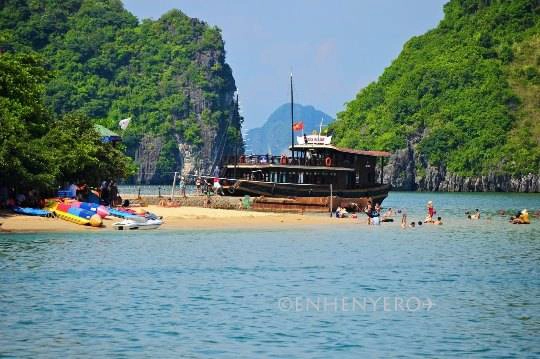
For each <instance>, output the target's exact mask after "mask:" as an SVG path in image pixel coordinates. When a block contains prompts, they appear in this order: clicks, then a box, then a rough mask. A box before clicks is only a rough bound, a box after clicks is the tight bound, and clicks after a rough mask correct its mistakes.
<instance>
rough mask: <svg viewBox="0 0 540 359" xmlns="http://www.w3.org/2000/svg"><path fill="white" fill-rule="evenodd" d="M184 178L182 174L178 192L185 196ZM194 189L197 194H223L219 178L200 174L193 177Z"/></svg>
mask: <svg viewBox="0 0 540 359" xmlns="http://www.w3.org/2000/svg"><path fill="white" fill-rule="evenodd" d="M186 183H187V182H186V178H185V177H184V176H182V177H181V178H180V193H181V195H182V196H183V197H186ZM195 191H196V194H197V195H199V196H200V195H207V196H209V195H211V194H212V193H214V194H219V195H221V196H223V195H225V193H223V187H222V186H221V182H220V180H219V178H217V177H215V178H202V177H201V176H197V178H195Z"/></svg>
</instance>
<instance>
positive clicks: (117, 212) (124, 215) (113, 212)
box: [107, 207, 140, 219]
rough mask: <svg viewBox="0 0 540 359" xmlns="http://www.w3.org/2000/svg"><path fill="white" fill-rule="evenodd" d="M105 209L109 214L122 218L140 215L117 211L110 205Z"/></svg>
mask: <svg viewBox="0 0 540 359" xmlns="http://www.w3.org/2000/svg"><path fill="white" fill-rule="evenodd" d="M107 211H109V214H110V215H111V216H114V217H118V218H123V219H129V218H133V217H140V216H137V215H135V214H131V213H126V212H122V211H119V210H117V209H115V208H112V207H111V208H107Z"/></svg>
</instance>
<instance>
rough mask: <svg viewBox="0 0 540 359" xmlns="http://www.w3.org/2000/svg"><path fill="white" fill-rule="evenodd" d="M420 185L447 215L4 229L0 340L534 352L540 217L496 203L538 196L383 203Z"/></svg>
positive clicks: (92, 347) (251, 350) (204, 352)
mask: <svg viewBox="0 0 540 359" xmlns="http://www.w3.org/2000/svg"><path fill="white" fill-rule="evenodd" d="M429 199H432V200H433V201H434V203H435V207H436V209H437V212H438V214H439V215H441V216H442V217H443V220H444V221H445V224H444V225H443V226H440V227H435V226H427V225H424V226H422V227H420V228H416V229H406V230H402V229H400V228H399V225H398V223H394V224H392V223H390V224H384V225H381V226H377V227H369V228H368V227H367V226H360V225H351V222H353V220H338V219H336V225H335V226H333V227H332V228H328V227H317V228H313V229H312V230H311V231H304V230H294V229H292V230H275V231H272V230H265V231H262V230H261V231H230V230H226V229H224V230H223V231H202V232H201V231H198V232H191V231H174V232H173V231H164V230H158V231H148V232H136V233H135V232H129V233H124V232H119V233H105V232H103V233H96V232H92V233H82V234H79V233H77V234H67V233H66V234H57V233H54V234H3V235H0V356H6V357H10V356H13V357H68V356H70V357H103V356H109V357H128V356H129V357H156V358H165V357H191V358H208V357H221V358H263V357H276V358H284V357H288V358H292V357H310V358H311V357H317V358H330V357H339V358H343V357H349V358H361V357H381V358H386V357H396V356H403V357H418V356H428V357H485V358H493V357H535V356H537V357H538V356H540V219H535V218H532V220H533V224H531V225H528V226H527V225H510V224H508V223H507V220H506V217H500V216H498V215H496V211H497V210H499V209H514V210H517V209H522V208H528V209H529V210H531V209H540V196H539V195H509V194H430V193H428V194H423V193H391V195H390V197H389V198H388V199H387V200H386V201H385V205H386V206H387V207H388V206H391V207H394V208H400V209H406V210H407V213H408V214H409V219H410V220H412V219H416V220H419V219H421V218H423V212H424V207H425V203H426V201H427V200H429ZM475 208H479V209H480V210H482V211H483V218H482V219H481V220H480V221H474V222H471V221H468V220H467V219H465V218H464V215H463V213H464V212H465V211H466V210H474V209H475ZM362 220H363V219H362ZM398 222H399V220H398Z"/></svg>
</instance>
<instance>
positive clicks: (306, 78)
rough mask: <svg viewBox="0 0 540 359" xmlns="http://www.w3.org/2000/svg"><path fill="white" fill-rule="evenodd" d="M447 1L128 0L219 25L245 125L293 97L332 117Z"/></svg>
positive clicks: (134, 7) (140, 8)
mask: <svg viewBox="0 0 540 359" xmlns="http://www.w3.org/2000/svg"><path fill="white" fill-rule="evenodd" d="M446 1H447V0H333V1H332V0H229V1H225V0H152V1H148V0H124V5H125V7H126V8H127V9H128V10H129V11H131V12H132V13H134V14H135V15H136V16H137V17H138V18H139V19H143V18H153V19H157V18H159V17H160V16H161V15H162V14H163V13H165V12H166V11H168V10H170V9H172V8H177V9H180V10H182V11H183V12H184V13H186V14H187V15H188V16H191V17H197V18H199V19H202V20H204V21H206V22H207V23H209V24H210V25H215V26H217V27H219V28H220V29H221V30H222V34H223V38H224V40H225V49H226V51H227V55H226V60H227V63H229V65H230V66H231V67H232V70H233V75H234V78H235V80H236V86H237V87H238V90H239V93H240V104H241V109H242V115H243V116H244V118H245V123H244V127H245V128H246V129H250V128H254V127H259V126H260V125H262V123H263V122H264V121H265V120H266V118H267V117H268V116H269V115H270V113H271V112H272V111H273V110H274V109H276V108H277V107H278V106H280V105H281V104H283V103H285V102H288V101H289V73H290V71H291V69H292V72H293V74H294V98H295V102H298V103H301V104H309V105H313V106H315V107H316V108H318V109H320V110H322V111H324V112H326V113H328V114H329V115H331V116H335V115H336V113H337V112H339V111H342V110H343V109H344V104H345V102H347V101H350V100H351V99H353V98H354V96H355V95H356V93H357V92H358V91H359V90H360V89H361V88H362V87H365V86H366V85H367V84H369V83H370V82H372V81H374V80H376V79H377V77H379V75H380V74H381V73H382V71H383V70H384V68H385V67H387V66H388V65H390V63H391V61H392V60H393V59H394V58H395V57H396V56H397V55H398V54H399V52H400V50H401V48H402V47H403V44H404V43H405V42H406V41H407V40H408V39H409V38H410V37H412V36H414V35H420V34H422V33H424V32H426V31H427V30H429V29H432V28H434V27H435V26H436V25H437V24H438V23H439V21H440V20H441V19H442V16H443V4H444V3H446Z"/></svg>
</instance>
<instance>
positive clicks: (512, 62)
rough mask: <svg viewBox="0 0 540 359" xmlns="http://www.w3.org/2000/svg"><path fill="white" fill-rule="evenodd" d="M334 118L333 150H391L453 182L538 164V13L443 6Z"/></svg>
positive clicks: (468, 4)
mask: <svg viewBox="0 0 540 359" xmlns="http://www.w3.org/2000/svg"><path fill="white" fill-rule="evenodd" d="M444 12H445V18H444V19H443V20H442V21H441V23H440V24H439V26H438V27H437V28H436V29H434V30H431V31H429V32H428V33H426V34H424V35H422V36H418V37H414V38H412V39H411V40H409V41H408V42H407V43H406V44H405V46H404V48H403V51H402V52H401V54H400V55H399V57H398V58H397V59H396V60H395V61H394V62H393V63H392V64H391V65H390V66H389V67H388V68H387V69H386V70H385V71H384V73H383V74H382V75H381V77H380V78H379V79H378V81H376V82H374V83H372V84H370V85H369V86H367V87H366V88H364V89H362V90H361V91H360V92H359V93H358V95H357V96H356V98H355V99H354V100H352V101H351V102H349V103H348V104H347V107H346V109H345V110H344V111H343V112H341V113H339V114H338V120H337V121H336V122H335V123H334V124H333V125H332V130H333V132H334V135H335V137H336V139H337V140H338V142H339V144H340V145H344V146H350V147H355V148H376V149H387V150H397V149H400V148H404V147H406V146H407V143H408V142H409V143H411V144H412V145H413V146H415V148H416V150H417V151H419V153H420V155H421V156H423V157H424V158H425V159H426V160H427V161H428V163H429V164H430V165H432V166H437V167H444V168H446V169H447V170H448V171H450V172H453V173H456V174H459V175H463V176H470V175H478V174H485V173H488V172H492V173H507V174H512V175H521V174H527V173H538V171H539V166H540V121H539V120H538V119H539V112H540V110H539V109H540V6H539V4H538V2H537V1H536V0H513V1H503V0H500V1H488V0H451V1H450V2H449V3H448V4H446V5H445V8H444Z"/></svg>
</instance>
